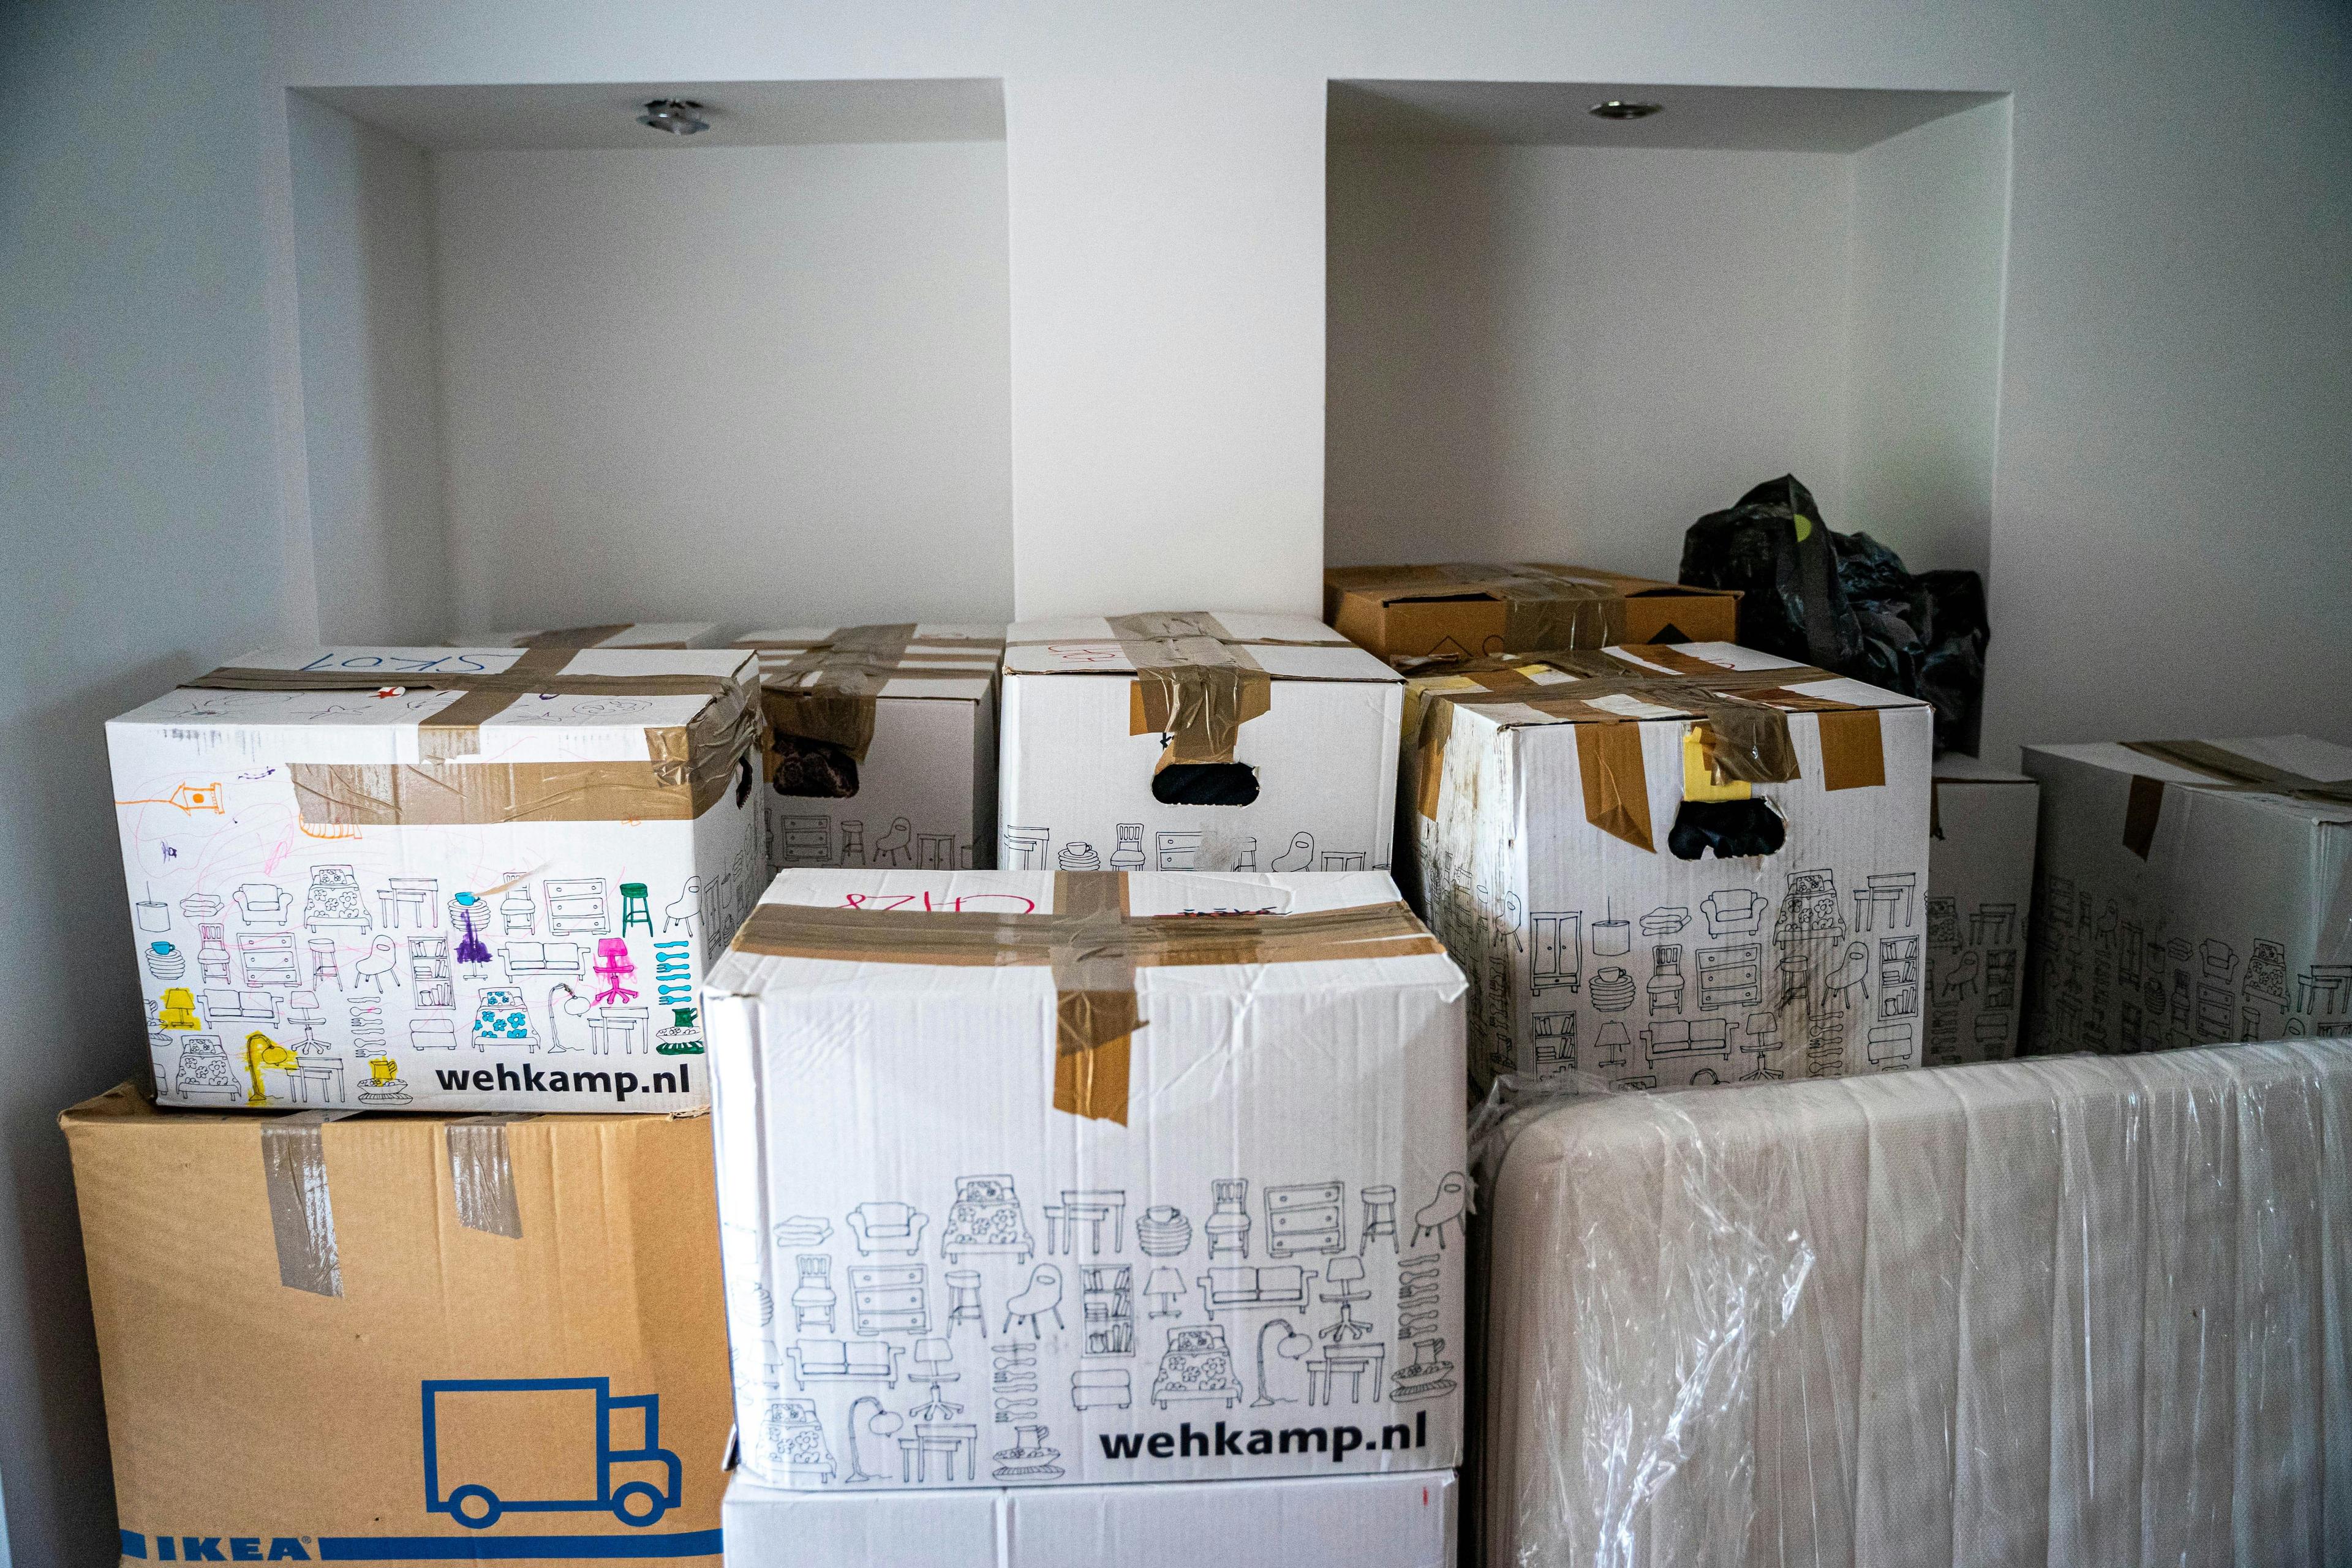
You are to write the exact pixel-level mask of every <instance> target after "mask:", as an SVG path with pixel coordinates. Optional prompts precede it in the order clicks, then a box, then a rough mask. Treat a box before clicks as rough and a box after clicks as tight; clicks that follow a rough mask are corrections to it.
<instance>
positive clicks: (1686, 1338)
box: [1465, 1040, 2352, 1568]
mask: <svg viewBox="0 0 2352 1568" xmlns="http://www.w3.org/2000/svg"><path fill="white" fill-rule="evenodd" d="M1512 1127H1516V1129H1517V1136H1516V1137H1515V1138H1513V1139H1511V1141H1510V1142H1509V1144H1508V1152H1507V1153H1505V1154H1503V1155H1502V1156H1501V1158H1500V1162H1499V1170H1498V1171H1497V1172H1496V1173H1489V1172H1488V1171H1486V1169H1483V1168H1482V1170H1481V1172H1480V1203H1481V1205H1482V1207H1483V1209H1484V1213H1483V1214H1482V1215H1481V1225H1482V1227H1483V1229H1484V1232H1485V1236H1486V1244H1485V1245H1486V1251H1485V1252H1484V1253H1483V1255H1482V1256H1484V1257H1485V1258H1486V1260H1487V1263H1488V1268H1487V1272H1486V1284H1487V1287H1488V1288H1487V1290H1486V1294H1485V1296H1484V1298H1483V1300H1484V1319H1483V1323H1484V1333H1483V1335H1482V1343H1483V1346H1484V1348H1483V1350H1482V1351H1481V1353H1480V1360H1481V1364H1482V1366H1483V1368H1484V1369H1485V1376H1484V1378H1483V1380H1482V1383H1483V1387H1482V1392H1483V1394H1484V1396H1485V1398H1484V1405H1485V1408H1484V1412H1483V1415H1482V1416H1481V1418H1480V1426H1481V1431H1482V1433H1483V1437H1484V1441H1483V1442H1482V1443H1481V1445H1480V1447H1479V1465H1480V1470H1479V1473H1477V1474H1476V1475H1475V1476H1473V1477H1472V1478H1470V1481H1469V1485H1468V1492H1469V1495H1470V1496H1471V1497H1472V1498H1473V1499H1475V1503H1474V1504H1473V1505H1472V1506H1473V1509H1474V1510H1475V1515H1474V1517H1473V1518H1471V1519H1468V1520H1466V1521H1465V1531H1470V1532H1473V1533H1475V1535H1476V1536H1477V1538H1478V1539H1477V1540H1475V1542H1473V1543H1472V1545H1471V1550H1470V1552H1468V1554H1467V1558H1468V1561H1470V1562H1473V1563H1484V1564H1486V1565H1487V1568H1520V1565H1521V1564H1526V1563H1643V1564H1649V1563H1660V1564H1663V1563H1710V1564H1712V1563H1741V1564H1748V1565H1751V1568H1982V1565H1984V1564H2013V1565H2017V1568H2028V1565H2031V1568H2044V1565H2054V1564H2059V1563H2084V1564H2089V1563H2197V1564H2200V1565H2204V1564H2221V1563H2236V1564H2240V1565H2241V1568H2255V1565H2257V1564H2267V1563H2342V1562H2344V1561H2346V1552H2345V1545H2346V1529H2347V1523H2346V1521H2347V1520H2352V1464H2347V1463H2346V1458H2345V1456H2346V1451H2347V1447H2352V1365H2347V1360H2346V1357H2345V1355H2344V1347H2345V1346H2346V1345H2347V1343H2352V1321H2347V1309H2352V1248H2347V1247H2346V1246H2345V1245H2344V1242H2343V1236H2344V1231H2343V1226H2344V1208H2345V1194H2346V1192H2347V1184H2352V1168H2347V1151H2348V1150H2352V1040H2311V1041H2298V1042H2294V1043H2286V1044H2275V1045H2255V1046H2230V1047H2221V1048H2219V1049H2213V1050H2196V1051H2179V1052H2171V1053H2167V1054H2165V1055H2161V1056H2148V1057H2132V1058H2092V1057H2072V1058H2050V1059H2037V1058H2021V1059H2020V1060H2017V1061H2013V1062H1983V1063H1978V1064H1976V1065H1973V1066H1969V1067H1955V1068H1931V1069H1928V1070H1927V1071H1923V1072H1916V1073H1890V1074H1886V1075H1885V1076H1882V1077H1875V1078H1867V1079H1847V1080H1845V1081H1843V1082H1840V1083H1798V1084H1774V1085H1769V1086H1766V1087H1760V1088H1737V1089H1726V1090H1722V1091H1717V1092H1709V1093H1706V1094H1678V1095H1651V1094H1643V1095H1633V1094H1612V1095H1588V1096H1584V1097H1582V1098H1580V1099H1579V1100H1572V1101H1570V1102H1568V1103H1565V1104H1561V1105H1559V1107H1558V1108H1556V1109H1552V1110H1549V1113H1546V1112H1545V1111H1543V1110H1531V1111H1529V1112H1528V1113H1527V1117H1526V1120H1525V1121H1519V1122H1516V1123H1509V1124H1507V1130H1508V1129H1509V1128H1512ZM1492 1153H1493V1151H1492V1149H1491V1148H1490V1149H1488V1150H1486V1151H1482V1163H1483V1162H1484V1160H1486V1159H1487V1158H1490V1157H1492ZM1490 1183H1491V1184H1490ZM1570 1346H1572V1347H1574V1353H1562V1347H1570Z"/></svg>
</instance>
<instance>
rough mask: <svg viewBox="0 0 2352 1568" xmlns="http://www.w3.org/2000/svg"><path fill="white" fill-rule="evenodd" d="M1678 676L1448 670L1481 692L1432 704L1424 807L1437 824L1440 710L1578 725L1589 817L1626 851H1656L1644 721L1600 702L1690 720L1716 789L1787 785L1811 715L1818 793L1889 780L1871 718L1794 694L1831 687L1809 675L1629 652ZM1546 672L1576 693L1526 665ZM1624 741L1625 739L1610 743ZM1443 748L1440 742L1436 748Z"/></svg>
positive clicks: (1590, 663) (1607, 663)
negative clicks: (1564, 678) (1802, 716)
mask: <svg viewBox="0 0 2352 1568" xmlns="http://www.w3.org/2000/svg"><path fill="white" fill-rule="evenodd" d="M1623 651H1625V652H1627V653H1630V654H1632V655H1633V656H1634V657H1636V658H1643V659H1645V660H1647V661H1649V662H1650V663H1653V664H1657V665H1662V666H1665V667H1667V668H1669V669H1671V670H1672V671H1673V673H1664V672H1661V671H1647V670H1643V669H1642V668H1639V667H1638V666H1633V665H1629V664H1627V663H1626V662H1625V661H1624V660H1623V659H1622V658H1617V657H1615V656H1614V655H1612V654H1607V653H1598V652H1591V651H1575V650H1570V651H1559V652H1552V653H1547V654H1544V655H1540V656H1538V657H1533V658H1528V657H1524V656H1522V657H1513V656H1504V657H1502V658H1487V659H1471V660H1456V661H1450V662H1449V663H1447V664H1446V665H1445V666H1444V671H1445V673H1446V674H1448V675H1451V676H1460V677H1463V678H1465V679H1469V680H1472V681H1474V682H1476V683H1477V684H1478V686H1479V687H1480V688H1481V689H1479V690H1475V691H1462V690H1454V691H1432V692H1429V693H1427V695H1426V699H1425V700H1426V702H1427V704H1428V710H1429V711H1424V714H1423V722H1422V727H1421V733H1420V736H1419V739H1418V742H1417V745H1418V747H1419V748H1421V749H1422V751H1423V754H1422V756H1421V759H1420V762H1421V768H1420V777H1419V779H1418V781H1417V782H1418V784H1419V786H1420V794H1419V796H1418V798H1417V803H1416V804H1417V805H1418V806H1419V809H1420V810H1421V811H1422V814H1423V816H1434V815H1435V812H1436V806H1437V802H1436V800H1435V798H1434V795H1435V790H1436V787H1437V777H1438V765H1439V762H1440V760H1441V759H1440V758H1438V757H1433V756H1431V755H1429V754H1428V752H1427V750H1426V748H1427V747H1428V745H1429V742H1430V740H1431V738H1432V737H1433V735H1442V734H1443V733H1444V732H1445V731H1439V730H1437V728H1436V726H1437V723H1438V721H1437V720H1436V718H1435V716H1434V712H1433V710H1438V709H1446V710H1451V709H1453V708H1456V707H1467V708H1483V707H1513V708H1522V709H1527V710H1532V711H1534V712H1537V713H1540V714H1543V715H1545V716H1546V717H1548V718H1552V719H1559V720H1565V721H1569V722H1570V723H1573V724H1576V725H1577V726H1579V729H1580V733H1579V734H1578V736H1577V763H1578V767H1579V769H1580V773H1581V776H1582V779H1583V784H1584V801H1585V817H1586V820H1587V821H1589V822H1591V824H1592V825H1593V826H1596V827H1598V828H1600V829H1601V831H1603V832H1605V833H1608V834H1610V835H1612V837H1617V838H1620V839H1622V840H1623V841H1624V842H1626V843H1628V844H1632V845H1635V846H1637V847H1640V848H1642V849H1643V850H1646V851H1649V852H1650V853H1652V854H1654V853H1656V847H1655V838H1654V831H1653V825H1652V821H1651V817H1650V810H1649V795H1648V788H1647V773H1646V770H1645V768H1644V766H1643V759H1642V753H1641V740H1640V730H1641V726H1642V724H1643V722H1644V721H1642V720H1638V719H1633V718H1629V717H1627V716H1625V715H1623V714H1619V713H1615V712H1612V711H1610V710H1607V709H1605V708H1601V707H1598V706H1596V705H1595V700H1596V699H1601V698H1608V697H1630V698H1633V699H1635V700H1640V701H1643V702H1647V703H1651V704H1653V705H1655V706H1657V707H1662V708H1671V709H1675V710H1679V711H1681V712H1684V713H1686V714H1688V715H1690V717H1691V719H1692V720H1693V721H1694V722H1695V725H1696V730H1697V732H1698V736H1699V743H1700V746H1701V747H1702V749H1703V750H1704V752H1705V753H1706V758H1707V761H1708V763H1709V764H1710V765H1711V767H1712V768H1713V771H1714V773H1715V775H1716V777H1717V780H1718V781H1738V782H1741V783H1746V784H1785V783H1787V782H1789V781H1790V780H1791V779H1794V778H1796V777H1798V776H1799V768H1798V762H1797V752H1796V746H1795V743H1794V742H1792V741H1791V740H1790V733H1789V721H1788V713H1787V712H1786V711H1785V710H1790V709H1793V710H1797V711H1800V712H1811V713H1813V714H1815V715H1816V717H1817V721H1818V722H1819V723H1820V724H1821V726H1822V728H1821V731H1820V733H1821V740H1822V775H1823V777H1822V785H1823V787H1824V788H1826V789H1857V788H1863V787H1866V786H1868V785H1873V784H1885V782H1886V765H1885V746H1884V741H1883V737H1882V734H1881V731H1880V723H1879V715H1878V710H1876V709H1872V708H1860V707H1856V706H1854V705H1853V704H1850V703H1845V702H1840V701H1837V700H1833V699H1829V698H1823V697H1818V696H1814V695H1811V694H1810V693H1807V692H1804V691H1801V690H1792V689H1790V688H1789V685H1788V683H1790V682H1796V683H1799V684H1802V683H1804V682H1807V681H1811V680H1823V679H1831V676H1830V675H1829V672H1828V671H1826V670H1821V669H1816V668H1811V667H1783V668H1778V669H1770V670H1737V669H1726V668H1722V667H1721V666H1718V665H1712V664H1708V663H1706V661H1705V660H1702V659H1698V658H1692V657H1691V656H1689V655H1687V654H1685V653H1682V652H1680V651H1679V650H1676V649H1674V648H1660V647H1635V648H1628V649H1625V650H1623ZM1524 666H1542V667H1545V668H1551V669H1556V670H1559V671H1560V672H1561V673H1563V674H1567V675H1571V676H1574V677H1576V678H1577V679H1576V680H1575V681H1574V682H1572V683H1570V682H1559V683H1549V684H1547V683H1541V682H1537V681H1534V680H1532V679H1529V678H1528V675H1527V674H1526V672H1525V669H1524V668H1521V667H1524ZM1618 731H1622V733H1614V734H1612V732H1618ZM1441 750H1442V744H1441Z"/></svg>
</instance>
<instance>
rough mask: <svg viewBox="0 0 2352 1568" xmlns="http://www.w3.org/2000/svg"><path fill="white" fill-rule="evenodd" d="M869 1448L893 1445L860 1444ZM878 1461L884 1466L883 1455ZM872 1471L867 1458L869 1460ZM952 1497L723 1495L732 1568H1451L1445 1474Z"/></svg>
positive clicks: (737, 1488)
mask: <svg viewBox="0 0 2352 1568" xmlns="http://www.w3.org/2000/svg"><path fill="white" fill-rule="evenodd" d="M866 1446H867V1447H868V1449H869V1450H872V1451H879V1450H882V1449H886V1448H887V1449H889V1450H892V1451H895V1450H896V1447H897V1445H896V1444H895V1443H887V1442H884V1441H883V1440H880V1439H877V1438H872V1437H869V1438H867V1439H866ZM881 1458H884V1459H887V1458H889V1456H888V1454H882V1455H881ZM867 1462H868V1463H869V1464H871V1463H873V1462H874V1460H873V1459H871V1458H869V1459H868V1461H867ZM1206 1484H1207V1485H1208V1486H1209V1488H1210V1489H1209V1490H1207V1491H1203V1489H1202V1483H1193V1482H1184V1481H1177V1482H1158V1483H1154V1482H1150V1481H1144V1482H1137V1483H1132V1484H1129V1485H1127V1486H1098V1487H1054V1488H1050V1489H1045V1490H1038V1489H1034V1488H1027V1489H1014V1488H1011V1487H1004V1488H990V1489H978V1488H975V1489H965V1490H960V1491H900V1490H890V1491H881V1492H833V1493H827V1494H824V1495H821V1496H820V1495H817V1494H814V1493H810V1492H796V1491H784V1490H781V1489H774V1488H770V1487H762V1486H759V1485H756V1484H755V1483H753V1482H751V1481H749V1480H746V1479H740V1478H739V1479H737V1480H736V1482H735V1484H734V1485H733V1486H731V1487H730V1488H729V1489H728V1491H727V1510H726V1513H727V1561H728V1563H729V1564H730V1568H875V1565H877V1564H882V1563H921V1564H922V1565H923V1568H1071V1565H1072V1564H1076V1563H1116V1564H1117V1565H1118V1568H1199V1564H1201V1563H1204V1562H1214V1563H1216V1564H1217V1568H1454V1510H1455V1508H1456V1491H1455V1487H1454V1473H1453V1472H1452V1471H1451V1470H1425V1471H1422V1472H1419V1473H1417V1474H1406V1475H1392V1476H1328V1477H1318V1478H1315V1479H1311V1480H1268V1481H1217V1482H1213V1483H1206Z"/></svg>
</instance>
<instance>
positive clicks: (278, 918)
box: [230, 882, 294, 926]
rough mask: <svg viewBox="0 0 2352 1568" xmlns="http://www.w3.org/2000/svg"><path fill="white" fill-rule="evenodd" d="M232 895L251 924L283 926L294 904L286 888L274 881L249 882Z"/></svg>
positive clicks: (238, 907) (237, 906)
mask: <svg viewBox="0 0 2352 1568" xmlns="http://www.w3.org/2000/svg"><path fill="white" fill-rule="evenodd" d="M230 897H232V898H234V899H235V900H236V909H237V912H238V913H239V914H241V915H243V916H244V917H245V923H246V924H247V925H249V926H282V925H284V924H285V923H286V917H287V916H288V915H289V913H291V912H292V910H293V904H294V900H293V899H292V898H291V897H289V895H288V893H287V891H286V889H283V888H281V887H278V885H276V884H275V883H272V882H247V883H246V884H245V885H244V886H243V887H240V888H239V889H237V890H236V892H235V893H233V894H231V895H230Z"/></svg>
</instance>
